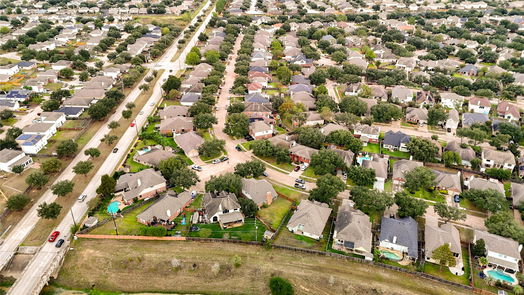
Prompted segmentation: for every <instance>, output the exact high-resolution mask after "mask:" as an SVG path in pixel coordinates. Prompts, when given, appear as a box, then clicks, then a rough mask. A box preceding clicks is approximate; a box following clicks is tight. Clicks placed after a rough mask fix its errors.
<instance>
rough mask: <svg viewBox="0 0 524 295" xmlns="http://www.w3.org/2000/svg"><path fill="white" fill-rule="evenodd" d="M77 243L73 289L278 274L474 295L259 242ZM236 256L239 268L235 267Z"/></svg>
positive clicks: (69, 265)
mask: <svg viewBox="0 0 524 295" xmlns="http://www.w3.org/2000/svg"><path fill="white" fill-rule="evenodd" d="M72 247H74V248H75V250H74V251H70V252H69V253H68V255H67V257H66V259H65V262H64V266H63V267H62V270H61V271H60V274H59V276H58V279H57V280H56V281H55V283H56V284H58V285H60V286H64V287H67V288H72V289H88V288H90V287H92V286H94V287H95V288H96V289H98V290H105V291H122V292H153V291H154V292H180V293H185V292H187V293H203V294H268V293H269V290H268V287H267V284H268V280H269V278H270V277H271V276H273V275H277V276H281V277H284V278H287V279H289V280H290V281H291V282H292V283H293V285H294V287H295V291H296V294H458V295H459V294H467V292H465V291H464V290H461V289H450V288H449V287H447V286H444V285H441V284H437V283H435V282H432V281H428V280H424V279H421V278H418V277H413V276H410V275H406V274H403V273H398V272H394V271H390V270H386V269H382V268H378V267H374V266H369V265H364V264H360V263H355V262H348V261H343V260H339V259H336V258H332V257H325V256H316V255H308V254H304V253H297V252H293V251H286V250H276V249H272V250H266V249H264V248H262V247H260V246H250V245H237V244H224V243H201V242H180V241H178V242H164V241H123V240H89V239H80V240H77V241H75V242H74V243H73V244H72ZM235 255H238V256H240V257H241V265H240V266H239V267H234V266H233V263H232V259H233V257H234V256H235ZM172 259H178V260H179V261H180V262H181V267H180V268H179V269H176V270H174V269H173V268H172V267H171V260H172ZM215 263H219V265H220V272H219V273H218V274H217V275H214V274H213V273H212V271H211V268H212V266H213V265H214V264H215Z"/></svg>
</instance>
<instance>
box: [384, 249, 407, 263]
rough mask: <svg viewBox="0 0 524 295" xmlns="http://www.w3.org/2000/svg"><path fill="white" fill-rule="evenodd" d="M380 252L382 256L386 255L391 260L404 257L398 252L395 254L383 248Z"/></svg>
mask: <svg viewBox="0 0 524 295" xmlns="http://www.w3.org/2000/svg"><path fill="white" fill-rule="evenodd" d="M380 253H381V254H382V256H384V257H386V258H387V259H390V260H395V261H400V260H402V257H399V256H398V255H397V254H395V253H393V252H389V251H386V250H381V251H380Z"/></svg>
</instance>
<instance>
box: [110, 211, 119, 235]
mask: <svg viewBox="0 0 524 295" xmlns="http://www.w3.org/2000/svg"><path fill="white" fill-rule="evenodd" d="M111 216H112V217H113V224H114V225H115V232H116V235H117V236H118V228H117V227H116V221H115V214H111Z"/></svg>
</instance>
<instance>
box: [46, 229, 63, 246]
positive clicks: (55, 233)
mask: <svg viewBox="0 0 524 295" xmlns="http://www.w3.org/2000/svg"><path fill="white" fill-rule="evenodd" d="M59 235H60V232H59V231H54V232H53V233H52V234H51V235H50V236H49V239H47V241H48V242H51V243H52V242H54V241H55V240H56V238H58V236H59Z"/></svg>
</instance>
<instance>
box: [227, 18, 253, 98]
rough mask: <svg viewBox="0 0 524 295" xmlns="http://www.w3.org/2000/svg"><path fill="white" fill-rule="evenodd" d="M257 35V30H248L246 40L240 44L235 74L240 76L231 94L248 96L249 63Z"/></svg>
mask: <svg viewBox="0 0 524 295" xmlns="http://www.w3.org/2000/svg"><path fill="white" fill-rule="evenodd" d="M255 34H256V29H255V28H251V27H250V28H247V29H246V30H245V32H244V38H243V39H242V42H241V43H240V45H241V47H240V49H239V50H238V56H237V59H236V62H235V73H236V74H238V76H237V77H236V78H235V82H234V83H233V87H232V88H231V92H232V93H235V94H238V95H244V94H247V88H246V86H245V85H246V84H248V83H249V79H248V77H247V72H248V71H249V63H250V61H251V54H252V53H253V42H254V36H255Z"/></svg>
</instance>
